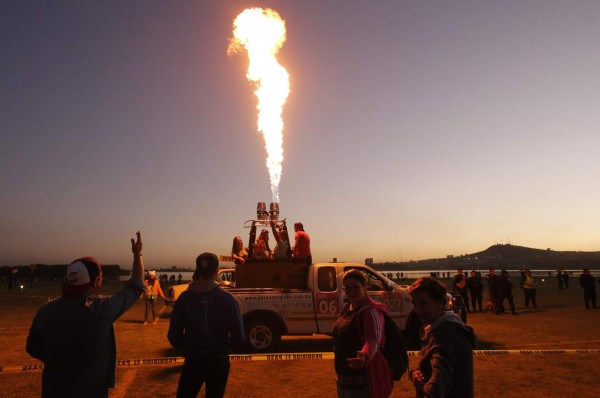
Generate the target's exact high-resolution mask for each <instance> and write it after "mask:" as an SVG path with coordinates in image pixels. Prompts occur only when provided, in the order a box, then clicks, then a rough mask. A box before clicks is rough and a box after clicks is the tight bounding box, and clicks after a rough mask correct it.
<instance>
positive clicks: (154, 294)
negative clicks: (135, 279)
mask: <svg viewBox="0 0 600 398" xmlns="http://www.w3.org/2000/svg"><path fill="white" fill-rule="evenodd" d="M144 286H145V287H146V291H145V292H144V302H145V304H146V312H145V313H144V325H147V324H148V323H151V324H153V325H156V322H157V321H158V318H157V317H156V306H155V305H154V304H155V302H156V300H157V299H158V297H161V298H162V299H163V300H164V299H165V294H164V293H163V291H162V289H161V288H160V283H159V282H158V279H156V271H149V272H148V278H146V280H145V281H144ZM150 315H152V318H150Z"/></svg>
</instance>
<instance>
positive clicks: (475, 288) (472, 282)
mask: <svg viewBox="0 0 600 398" xmlns="http://www.w3.org/2000/svg"><path fill="white" fill-rule="evenodd" d="M467 288H468V289H469V292H470V293H475V294H478V293H479V292H481V291H483V283H481V279H479V277H477V276H470V277H468V278H467Z"/></svg>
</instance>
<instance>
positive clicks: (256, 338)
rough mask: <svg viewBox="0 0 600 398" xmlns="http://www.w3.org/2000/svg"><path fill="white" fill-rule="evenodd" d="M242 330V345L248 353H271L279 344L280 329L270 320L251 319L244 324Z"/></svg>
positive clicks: (262, 318) (263, 318) (261, 318)
mask: <svg viewBox="0 0 600 398" xmlns="http://www.w3.org/2000/svg"><path fill="white" fill-rule="evenodd" d="M244 329H245V330H244V331H245V334H246V339H245V341H244V345H245V347H246V350H247V351H249V352H272V351H273V350H274V349H275V348H276V347H277V346H278V345H279V343H280V342H281V328H280V327H279V325H277V323H276V322H275V321H274V320H272V319H269V318H265V317H256V318H251V319H249V320H248V321H247V322H244Z"/></svg>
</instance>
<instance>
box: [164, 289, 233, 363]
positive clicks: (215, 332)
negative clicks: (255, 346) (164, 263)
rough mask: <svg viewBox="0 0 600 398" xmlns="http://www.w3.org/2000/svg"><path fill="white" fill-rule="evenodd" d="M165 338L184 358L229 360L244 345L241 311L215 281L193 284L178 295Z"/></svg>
mask: <svg viewBox="0 0 600 398" xmlns="http://www.w3.org/2000/svg"><path fill="white" fill-rule="evenodd" d="M167 338H168V339H169V342H170V343H171V345H172V346H173V347H177V348H183V351H184V355H185V357H186V358H198V357H207V358H210V357H224V356H229V354H230V353H231V349H232V347H237V346H240V345H241V344H242V343H243V342H244V325H243V323H242V317H241V315H240V309H239V307H238V305H237V303H236V301H235V298H234V297H233V295H232V294H231V293H229V292H228V291H225V290H223V289H221V288H220V287H219V286H218V284H217V283H216V282H214V281H204V280H196V281H194V282H192V283H191V284H190V287H189V288H188V290H186V291H185V292H183V293H181V295H180V296H179V299H178V300H177V301H176V302H175V307H174V308H173V312H172V313H171V324H170V325H169V332H168V334H167Z"/></svg>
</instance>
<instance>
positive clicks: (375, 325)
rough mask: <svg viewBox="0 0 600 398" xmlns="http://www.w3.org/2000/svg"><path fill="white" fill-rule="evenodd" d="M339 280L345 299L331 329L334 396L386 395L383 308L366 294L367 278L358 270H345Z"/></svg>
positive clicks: (388, 375) (388, 377) (388, 373)
mask: <svg viewBox="0 0 600 398" xmlns="http://www.w3.org/2000/svg"><path fill="white" fill-rule="evenodd" d="M342 283H343V284H344V287H343V289H344V292H345V293H346V297H347V298H348V301H349V302H348V304H346V306H345V307H344V309H343V310H342V312H341V314H340V316H339V318H338V319H337V321H336V322H335V324H334V326H333V331H332V333H331V335H332V337H333V342H334V344H335V346H334V349H333V352H334V355H335V358H334V365H335V373H336V381H337V395H338V398H386V397H389V396H390V394H391V393H392V390H393V388H394V379H393V376H392V370H391V369H390V368H389V366H388V363H387V360H386V359H385V357H384V356H383V353H382V352H381V347H382V346H383V345H384V344H385V333H384V322H385V320H384V317H383V312H387V309H386V308H385V306H384V305H383V304H381V303H378V302H376V301H374V300H373V299H372V298H370V297H369V296H368V295H367V279H366V277H365V275H364V274H363V273H362V272H361V271H359V270H357V269H352V270H349V271H346V273H345V274H344V276H343V277H342Z"/></svg>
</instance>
